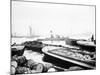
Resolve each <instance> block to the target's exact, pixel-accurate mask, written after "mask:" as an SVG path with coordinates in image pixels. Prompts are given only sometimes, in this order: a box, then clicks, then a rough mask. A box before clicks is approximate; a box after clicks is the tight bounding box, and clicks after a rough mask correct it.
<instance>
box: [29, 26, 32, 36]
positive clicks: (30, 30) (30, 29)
mask: <svg viewBox="0 0 100 75" xmlns="http://www.w3.org/2000/svg"><path fill="white" fill-rule="evenodd" d="M29 32H30V33H29V35H30V37H31V36H32V28H31V26H29Z"/></svg>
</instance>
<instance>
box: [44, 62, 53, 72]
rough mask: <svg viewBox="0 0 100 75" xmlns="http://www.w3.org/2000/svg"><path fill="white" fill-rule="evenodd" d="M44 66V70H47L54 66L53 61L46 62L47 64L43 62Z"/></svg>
mask: <svg viewBox="0 0 100 75" xmlns="http://www.w3.org/2000/svg"><path fill="white" fill-rule="evenodd" d="M43 65H44V67H43V72H47V71H48V70H49V69H50V68H52V67H53V65H52V64H51V63H46V64H43Z"/></svg>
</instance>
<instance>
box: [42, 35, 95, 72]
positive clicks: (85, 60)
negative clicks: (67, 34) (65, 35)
mask: <svg viewBox="0 0 100 75" xmlns="http://www.w3.org/2000/svg"><path fill="white" fill-rule="evenodd" d="M68 40H70V42H67V43H68V44H67V45H70V46H73V48H71V47H65V46H60V47H54V46H46V47H44V48H43V49H42V51H43V52H44V54H45V56H44V58H43V60H44V61H46V62H50V63H53V64H54V65H55V66H59V67H61V68H64V69H68V70H69V68H70V67H73V66H77V67H78V68H77V69H85V70H86V69H95V67H96V44H95V40H94V39H93V36H92V38H91V40H92V41H87V40H76V39H68ZM76 47H78V48H76ZM77 69H76V70H77Z"/></svg>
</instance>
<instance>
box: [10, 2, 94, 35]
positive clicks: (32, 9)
mask: <svg viewBox="0 0 100 75" xmlns="http://www.w3.org/2000/svg"><path fill="white" fill-rule="evenodd" d="M11 25H12V34H16V35H18V36H26V35H29V33H30V32H29V26H30V27H31V28H32V34H33V35H40V36H48V35H50V31H51V30H52V31H53V33H54V34H59V35H62V36H70V35H78V34H82V33H95V7H94V6H80V5H67V4H66V5H63V4H48V3H35V2H18V1H12V24H11Z"/></svg>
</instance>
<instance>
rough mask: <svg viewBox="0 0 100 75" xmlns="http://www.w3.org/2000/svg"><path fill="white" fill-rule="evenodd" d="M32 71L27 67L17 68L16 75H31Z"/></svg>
mask: <svg viewBox="0 0 100 75" xmlns="http://www.w3.org/2000/svg"><path fill="white" fill-rule="evenodd" d="M29 71H30V69H29V68H27V67H17V68H16V74H24V73H29Z"/></svg>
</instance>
